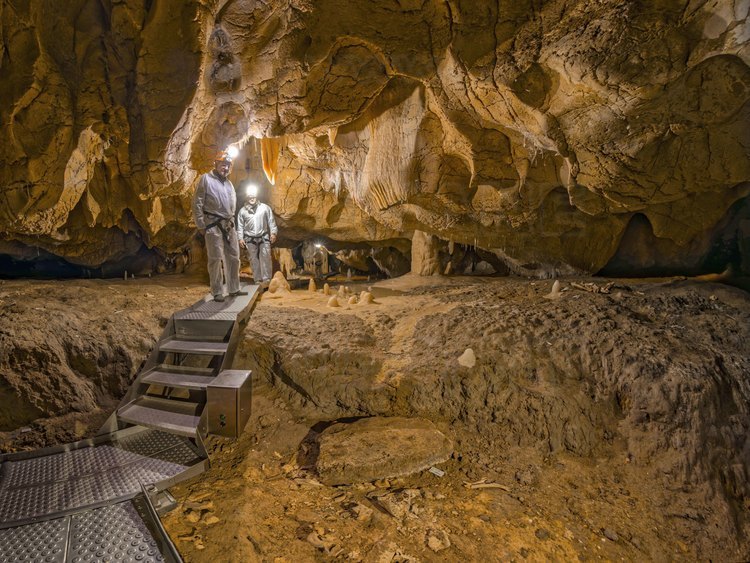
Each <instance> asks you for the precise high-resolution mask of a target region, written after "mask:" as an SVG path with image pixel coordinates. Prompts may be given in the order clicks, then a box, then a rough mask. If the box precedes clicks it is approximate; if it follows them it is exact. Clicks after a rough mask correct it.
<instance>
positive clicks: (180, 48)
mask: <svg viewBox="0 0 750 563" xmlns="http://www.w3.org/2000/svg"><path fill="white" fill-rule="evenodd" d="M749 10H750V4H748V2H747V1H746V0H725V1H723V2H714V1H708V0H682V1H680V0H674V1H670V2H662V1H659V2H635V1H622V0H599V1H597V2H591V1H590V0H572V1H571V0H565V1H563V0H547V1H544V0H543V1H541V2H527V1H523V2H511V1H507V0H502V1H500V2H489V1H486V0H477V1H474V2H460V1H458V0H386V1H382V2H372V1H369V0H350V1H348V2H346V3H345V4H342V3H341V2H339V1H338V0H315V1H312V0H284V1H282V0H269V1H267V2H258V1H257V0H226V1H222V2H218V1H215V0H200V1H199V0H160V1H159V2H140V1H135V0H124V1H123V0H118V1H115V0H100V1H96V2H94V1H91V0H69V1H67V2H64V3H59V2H51V1H49V0H29V1H26V2H19V1H15V0H0V68H1V69H2V74H3V80H2V84H0V117H2V124H3V125H2V128H0V198H1V200H0V248H1V249H2V251H3V252H5V253H7V254H9V255H12V256H15V257H18V258H22V257H26V258H28V251H27V249H28V248H29V247H31V248H38V249H42V250H43V251H45V252H47V253H51V254H54V255H58V256H62V257H65V258H66V259H67V260H69V261H72V262H74V263H77V264H83V265H86V266H96V265H100V264H102V263H103V262H106V261H108V260H115V259H117V258H119V257H122V256H126V255H132V254H135V253H136V252H138V251H139V250H142V249H143V248H147V249H156V250H158V251H159V255H160V256H167V255H169V253H174V252H178V251H179V250H181V249H182V248H185V247H187V246H188V245H189V241H190V237H191V236H192V234H193V227H192V224H191V216H190V211H189V202H190V197H191V194H192V190H193V188H194V183H195V179H196V177H197V175H198V174H199V173H201V172H203V171H205V170H206V169H208V168H210V160H211V156H210V155H211V154H212V152H213V151H214V150H215V149H217V148H223V147H225V146H227V145H228V144H230V143H235V144H237V146H239V147H240V148H241V149H242V152H241V155H240V157H239V159H238V166H236V167H235V168H236V169H235V172H234V179H235V182H236V183H239V182H240V181H241V180H243V177H244V178H245V179H246V178H249V177H251V176H253V175H254V174H256V173H259V174H263V173H264V174H263V175H264V176H265V177H267V180H265V181H264V186H265V188H267V189H266V194H267V195H268V197H267V199H269V200H270V203H271V204H272V205H273V207H274V209H275V210H276V213H277V215H278V217H279V222H280V224H281V227H282V240H281V241H280V242H281V243H283V244H286V245H287V246H292V245H294V244H296V243H297V242H299V241H301V240H305V239H309V238H311V237H314V236H325V237H327V238H328V239H331V240H336V241H339V242H343V243H352V244H353V243H362V242H367V243H368V244H370V245H372V246H373V247H375V248H374V251H373V252H377V251H378V250H379V249H380V248H392V247H394V245H396V246H397V245H398V244H401V243H396V242H394V241H402V242H403V241H405V240H411V239H412V238H413V236H414V233H415V232H419V233H424V234H425V236H428V237H436V238H439V239H442V240H443V241H451V243H452V244H456V243H458V244H461V245H463V246H464V247H467V246H468V247H476V248H478V249H481V250H483V251H484V252H489V253H490V254H492V255H493V256H494V257H497V259H499V260H500V261H502V262H503V263H505V264H508V265H509V267H510V268H511V269H514V268H515V269H523V270H526V271H528V270H539V269H542V270H557V271H569V270H578V271H588V272H596V271H599V270H600V269H601V268H603V267H605V266H606V265H607V264H608V263H610V262H611V261H612V260H613V257H614V261H615V263H616V264H617V266H618V267H620V268H621V269H625V270H627V269H629V268H630V269H632V270H634V271H638V270H639V269H640V270H643V269H644V268H646V269H648V268H651V267H654V268H656V269H658V267H659V265H660V264H662V263H663V264H665V265H666V266H667V267H669V268H673V269H683V270H696V269H697V270H699V269H701V268H702V267H705V265H706V264H707V263H708V262H707V261H710V260H709V258H710V257H711V256H712V255H715V254H716V252H717V248H718V249H719V250H721V251H722V252H724V253H725V256H724V258H726V261H731V260H735V262H737V263H738V264H740V265H742V264H747V263H748V260H747V258H745V259H744V261H743V259H742V258H741V255H742V252H745V253H746V252H747V250H746V249H747V247H748V244H749V243H748V241H747V239H748V237H750V232H749V231H750V229H748V228H747V217H748V216H750V211H748V205H747V204H746V202H747V199H746V198H747V195H748V192H749V191H750V183H749V182H748V180H750V158H748V149H749V148H750V129H749V128H748V127H747V123H748V117H749V115H748V114H749V113H750V105H749V104H748V101H749V100H750V70H749V69H748V59H749V58H750V47H749V46H748V38H750V28H749V27H748V11H749ZM243 163H244V166H243ZM253 177H255V176H253ZM743 202H745V203H743ZM743 225H744V226H743ZM626 233H628V236H624V235H625V234H626ZM421 236H422V235H418V237H421ZM727 241H728V242H727ZM724 243H726V244H724ZM727 244H728V245H729V246H730V247H731V248H730V250H729V251H727V250H726V246H727ZM717 245H718V246H717ZM722 245H723V246H722ZM722 249H723V250H722ZM743 249H744V250H743ZM738 252H739V254H740V258H737V259H735V258H733V256H734V255H735V254H737V253H738ZM407 253H408V252H407ZM722 259H723V258H722ZM420 267H421V266H420ZM429 269H430V268H428V270H429ZM430 273H433V272H430Z"/></svg>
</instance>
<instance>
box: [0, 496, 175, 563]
mask: <svg viewBox="0 0 750 563" xmlns="http://www.w3.org/2000/svg"><path fill="white" fill-rule="evenodd" d="M179 560H180V559H179V555H178V554H177V552H176V551H175V550H174V546H172V545H171V543H170V542H169V539H168V538H167V536H166V533H165V532H164V529H163V528H162V527H161V524H160V523H159V522H158V520H157V519H156V517H155V515H154V513H153V511H152V510H150V509H149V507H148V501H147V500H146V498H145V496H144V495H143V494H140V495H138V496H137V497H136V498H134V499H132V500H130V501H125V502H120V503H117V504H112V505H109V506H104V507H101V508H95V509H92V510H85V511H83V512H78V513H76V514H73V515H70V516H65V517H62V518H57V519H55V520H47V521H44V522H34V523H33V524H26V525H23V526H18V527H16V528H9V529H5V530H0V563H11V562H13V563H16V562H21V561H29V562H49V563H81V562H89V561H90V562H97V563H98V562H100V561H101V562H108V561H112V562H114V561H117V562H136V561H137V562H142V563H160V562H164V561H170V562H172V561H179Z"/></svg>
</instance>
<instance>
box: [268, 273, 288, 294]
mask: <svg viewBox="0 0 750 563" xmlns="http://www.w3.org/2000/svg"><path fill="white" fill-rule="evenodd" d="M291 290H292V288H291V286H290V285H289V282H288V281H286V278H285V277H284V274H282V273H281V272H276V273H275V274H274V275H273V278H272V279H271V282H270V283H269V284H268V292H269V293H277V292H279V291H285V292H289V291H291Z"/></svg>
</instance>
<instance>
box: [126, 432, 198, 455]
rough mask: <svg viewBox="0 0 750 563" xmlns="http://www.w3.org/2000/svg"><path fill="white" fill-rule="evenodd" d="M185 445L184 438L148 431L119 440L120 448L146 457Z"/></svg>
mask: <svg viewBox="0 0 750 563" xmlns="http://www.w3.org/2000/svg"><path fill="white" fill-rule="evenodd" d="M184 444H185V440H184V439H183V438H180V437H179V436H175V435H174V434H167V433H166V432H160V431H158V430H146V431H144V432H138V433H136V434H131V435H129V436H124V437H121V438H118V439H117V446H118V447H119V448H122V449H123V450H127V451H129V452H136V453H139V454H141V455H145V456H150V455H151V454H154V453H156V452H160V451H162V450H166V449H168V448H172V447H174V446H180V445H184Z"/></svg>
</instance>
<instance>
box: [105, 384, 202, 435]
mask: <svg viewBox="0 0 750 563" xmlns="http://www.w3.org/2000/svg"><path fill="white" fill-rule="evenodd" d="M202 410H203V405H199V404H197V403H191V402H187V401H173V400H169V399H161V398H158V397H148V396H145V395H144V396H141V397H138V398H137V399H136V400H135V401H133V402H132V403H129V404H127V405H125V406H124V407H122V408H121V409H119V410H118V411H117V417H118V418H119V419H120V420H122V421H124V422H128V423H130V424H139V425H141V426H145V427H147V428H156V429H157V430H162V431H164V432H169V433H171V434H177V435H179V436H187V437H188V438H195V437H196V436H197V435H198V426H199V424H200V418H201V416H200V415H201V411H202Z"/></svg>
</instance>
